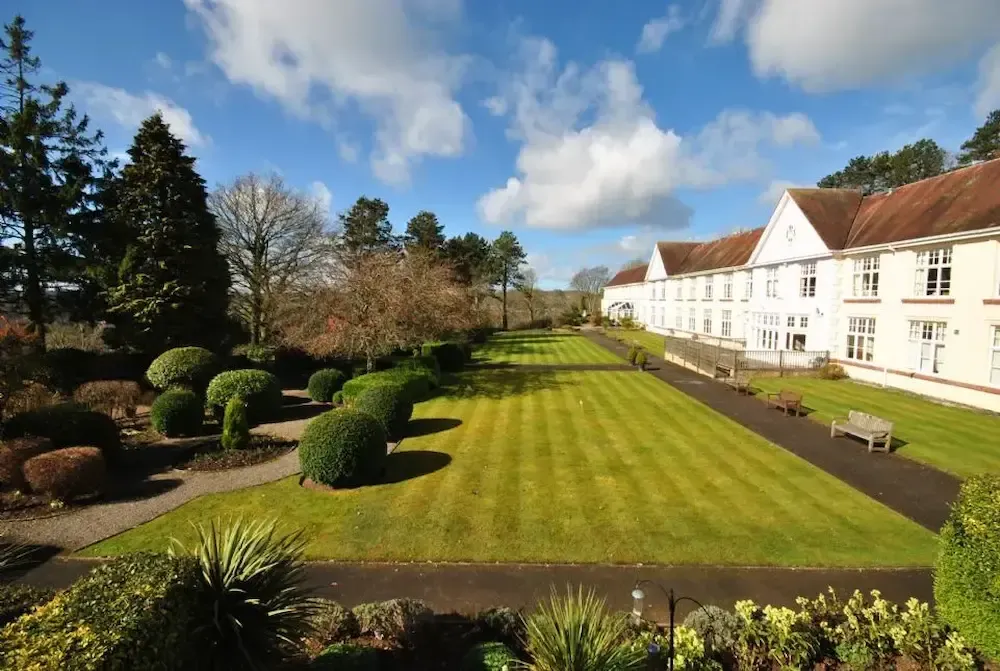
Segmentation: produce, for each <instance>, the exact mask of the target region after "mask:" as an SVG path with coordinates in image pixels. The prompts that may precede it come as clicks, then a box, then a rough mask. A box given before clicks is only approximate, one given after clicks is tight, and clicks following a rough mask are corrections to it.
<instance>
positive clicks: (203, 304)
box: [108, 114, 229, 354]
mask: <svg viewBox="0 0 1000 671" xmlns="http://www.w3.org/2000/svg"><path fill="white" fill-rule="evenodd" d="M128 155H129V163H128V164H126V165H125V167H124V168H123V169H122V174H121V178H120V179H119V180H118V183H117V184H116V185H115V193H114V205H113V207H114V212H113V219H114V221H115V223H116V226H117V227H118V228H119V229H120V230H124V231H128V233H127V235H128V236H129V238H131V240H132V242H131V243H130V244H129V245H128V247H127V249H126V250H125V257H124V259H123V260H122V261H121V265H120V267H119V269H118V277H117V282H116V283H115V284H114V286H111V287H109V289H108V312H109V314H110V315H111V321H112V323H114V325H115V336H116V339H117V340H118V341H119V342H120V344H124V345H127V346H129V347H130V348H132V349H136V350H139V351H143V352H147V353H151V354H155V353H159V352H161V351H163V350H164V349H167V348H169V347H177V346H181V345H201V346H204V347H209V348H217V347H218V346H219V345H220V344H221V343H222V341H223V340H224V338H225V335H226V330H227V324H228V323H229V322H228V319H227V318H226V307H227V303H228V292H229V269H228V267H227V265H226V261H225V259H224V258H223V256H222V254H221V253H220V252H219V248H218V247H219V238H220V233H219V227H218V225H217V224H216V221H215V217H214V216H212V214H211V213H210V212H209V210H208V206H207V200H206V199H207V194H206V192H205V181H204V180H203V179H202V178H201V176H200V175H199V174H198V173H197V172H196V171H195V169H194V158H192V157H190V156H188V155H187V154H186V153H185V147H184V143H183V142H181V141H180V140H179V139H177V138H176V137H175V136H174V135H173V134H172V133H171V132H170V129H169V128H168V127H167V124H166V123H164V121H163V118H162V117H161V116H160V115H159V114H154V115H153V116H151V117H149V118H148V119H146V120H145V121H143V123H142V125H141V126H140V127H139V131H138V133H136V136H135V140H134V141H133V142H132V146H131V147H130V148H129V150H128Z"/></svg>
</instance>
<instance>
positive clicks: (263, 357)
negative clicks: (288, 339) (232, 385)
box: [233, 344, 278, 370]
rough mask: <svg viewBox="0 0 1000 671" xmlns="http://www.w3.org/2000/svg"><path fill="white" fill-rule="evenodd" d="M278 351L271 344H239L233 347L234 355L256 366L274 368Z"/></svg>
mask: <svg viewBox="0 0 1000 671" xmlns="http://www.w3.org/2000/svg"><path fill="white" fill-rule="evenodd" d="M277 351H278V350H277V348H276V347H273V346H271V345H250V344H246V345H238V346H236V347H234V348H233V357H234V358H235V359H236V360H237V361H240V362H246V364H248V365H250V366H252V367H254V368H263V369H265V370H272V369H273V368H274V366H275V362H276V361H277Z"/></svg>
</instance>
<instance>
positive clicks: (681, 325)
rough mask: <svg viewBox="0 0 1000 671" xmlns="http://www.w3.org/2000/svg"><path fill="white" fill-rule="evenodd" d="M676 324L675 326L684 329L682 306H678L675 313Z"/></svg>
mask: <svg viewBox="0 0 1000 671" xmlns="http://www.w3.org/2000/svg"><path fill="white" fill-rule="evenodd" d="M674 324H675V328H679V329H681V330H683V329H684V311H683V310H681V308H680V306H678V307H677V314H676V315H674Z"/></svg>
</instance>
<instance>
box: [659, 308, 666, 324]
mask: <svg viewBox="0 0 1000 671" xmlns="http://www.w3.org/2000/svg"><path fill="white" fill-rule="evenodd" d="M666 325H667V309H666V308H660V326H666Z"/></svg>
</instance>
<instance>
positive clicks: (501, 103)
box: [483, 96, 507, 116]
mask: <svg viewBox="0 0 1000 671" xmlns="http://www.w3.org/2000/svg"><path fill="white" fill-rule="evenodd" d="M483 107H485V108H486V109H487V110H489V113H490V114H492V115H493V116H503V115H504V114H506V113H507V101H506V100H504V99H503V98H502V97H501V96H492V97H490V98H487V99H486V100H484V101H483Z"/></svg>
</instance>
